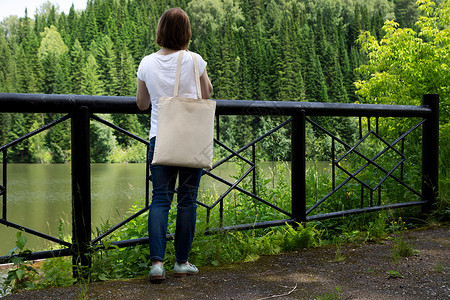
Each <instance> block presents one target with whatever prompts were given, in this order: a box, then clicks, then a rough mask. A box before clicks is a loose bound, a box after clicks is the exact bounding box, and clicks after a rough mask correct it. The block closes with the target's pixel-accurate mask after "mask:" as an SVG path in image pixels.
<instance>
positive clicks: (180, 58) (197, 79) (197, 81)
mask: <svg viewBox="0 0 450 300" xmlns="http://www.w3.org/2000/svg"><path fill="white" fill-rule="evenodd" d="M183 54H184V50H180V51H178V61H177V73H176V76H175V85H174V87H173V97H174V98H177V97H178V91H179V89H180V75H181V62H182V61H183ZM191 57H192V61H193V63H194V77H195V86H196V88H197V99H202V94H201V88H200V76H199V73H198V63H197V57H196V56H195V55H194V54H193V53H192V52H191Z"/></svg>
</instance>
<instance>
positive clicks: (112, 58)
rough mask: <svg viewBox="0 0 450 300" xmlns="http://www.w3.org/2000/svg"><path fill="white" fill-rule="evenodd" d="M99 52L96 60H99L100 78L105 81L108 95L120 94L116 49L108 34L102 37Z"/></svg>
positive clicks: (104, 85) (104, 84)
mask: <svg viewBox="0 0 450 300" xmlns="http://www.w3.org/2000/svg"><path fill="white" fill-rule="evenodd" d="M91 50H93V49H91ZM97 52H98V53H97V55H96V60H97V62H98V68H99V74H100V80H101V81H102V82H103V87H104V90H105V93H106V95H109V96H116V95H119V78H118V72H117V68H116V61H117V55H116V52H115V50H114V44H113V42H112V41H111V39H110V38H109V37H108V36H107V35H106V36H104V37H103V38H102V40H101V42H100V44H99V45H98V48H97Z"/></svg>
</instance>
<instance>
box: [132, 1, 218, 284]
mask: <svg viewBox="0 0 450 300" xmlns="http://www.w3.org/2000/svg"><path fill="white" fill-rule="evenodd" d="M190 39H191V25H190V22H189V17H188V16H187V14H186V13H185V12H184V11H183V10H182V9H181V8H172V9H169V10H168V11H166V12H165V13H164V14H163V15H162V16H161V18H160V19H159V22H158V27H157V31H156V42H157V44H158V45H159V46H161V47H162V48H161V50H159V51H158V52H156V53H153V54H151V55H148V56H146V57H144V58H143V59H142V61H141V63H140V65H139V69H138V73H137V78H138V81H137V84H138V86H137V97H136V102H137V106H138V107H139V109H141V110H147V109H148V108H149V106H150V104H151V128H150V150H149V160H150V162H151V161H152V159H153V150H154V147H155V137H156V130H157V126H158V123H157V115H158V99H159V98H160V97H167V96H171V95H172V94H173V89H174V83H175V75H176V69H177V59H178V54H177V53H178V52H179V51H187V48H188V45H189V41H190ZM194 55H196V56H197V61H198V70H199V74H201V76H200V86H201V93H202V98H203V99H207V98H209V97H210V95H211V92H212V90H213V87H212V85H211V82H210V80H209V77H208V74H207V73H206V62H205V61H204V60H203V59H202V58H201V56H200V55H198V54H194ZM193 70H194V66H193V61H192V57H191V55H183V60H182V64H181V77H180V78H181V79H180V87H179V94H180V95H179V96H180V97H190V98H196V97H197V96H196V95H197V90H196V85H195V77H194V71H193ZM150 171H151V174H152V183H153V195H152V203H151V205H150V209H149V215H148V230H149V239H150V242H149V244H150V256H151V257H150V258H151V262H152V267H151V270H150V274H149V278H150V281H151V282H160V281H161V280H163V279H164V278H165V272H164V254H165V250H166V243H167V241H166V234H167V223H168V215H169V209H170V205H171V203H172V199H173V195H174V190H175V181H176V178H177V175H178V192H177V193H178V196H177V199H178V203H177V220H176V222H177V223H176V229H175V256H176V257H175V258H176V262H175V266H174V276H175V277H185V276H186V275H192V274H196V273H198V269H197V267H195V266H194V265H192V264H190V263H189V262H188V256H189V251H190V249H191V245H192V240H193V237H194V232H195V223H196V219H197V215H196V210H197V204H196V200H197V193H198V186H199V183H200V178H201V175H202V169H195V168H182V167H172V166H161V165H151V166H150Z"/></svg>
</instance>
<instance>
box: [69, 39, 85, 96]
mask: <svg viewBox="0 0 450 300" xmlns="http://www.w3.org/2000/svg"><path fill="white" fill-rule="evenodd" d="M70 62H71V65H70V74H71V82H72V93H73V94H81V91H82V87H81V82H82V80H83V66H84V64H85V60H84V50H83V47H81V44H80V42H78V40H75V42H74V44H73V47H72V50H71V51H70Z"/></svg>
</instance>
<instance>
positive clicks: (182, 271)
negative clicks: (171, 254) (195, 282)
mask: <svg viewBox="0 0 450 300" xmlns="http://www.w3.org/2000/svg"><path fill="white" fill-rule="evenodd" d="M197 273H198V269H197V267H196V266H194V265H192V264H187V265H186V264H180V263H177V262H176V263H175V267H174V268H173V275H174V276H175V277H178V278H180V277H186V276H187V275H194V274H197Z"/></svg>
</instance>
